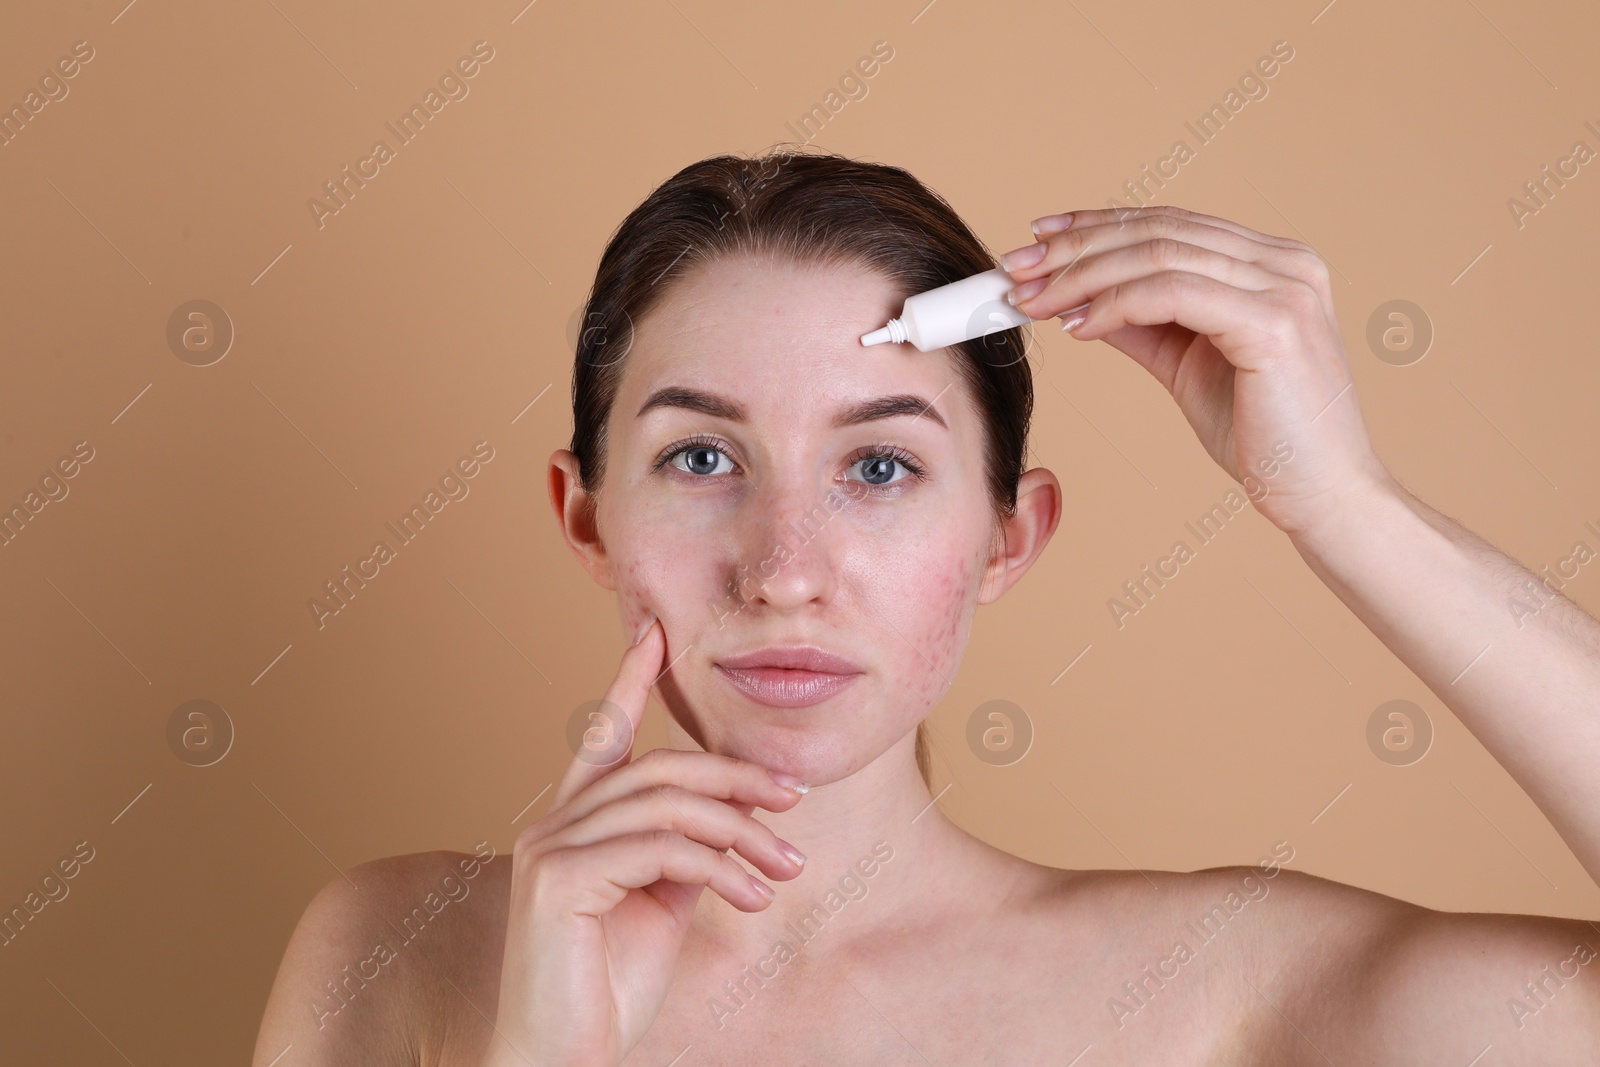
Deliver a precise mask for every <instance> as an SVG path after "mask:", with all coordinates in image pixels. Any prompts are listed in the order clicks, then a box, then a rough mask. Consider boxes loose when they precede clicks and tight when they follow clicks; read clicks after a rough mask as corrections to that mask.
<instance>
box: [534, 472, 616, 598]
mask: <svg viewBox="0 0 1600 1067" xmlns="http://www.w3.org/2000/svg"><path fill="white" fill-rule="evenodd" d="M550 506H551V507H552V508H554V509H555V513H556V522H557V523H559V524H560V526H561V535H562V536H563V537H565V538H566V539H567V546H568V547H569V548H571V549H572V551H573V554H574V555H576V556H577V557H578V562H580V563H582V564H583V568H584V570H586V571H588V572H589V576H590V577H591V578H593V579H594V580H595V581H596V582H599V583H600V585H601V586H602V587H604V588H606V589H615V588H616V587H617V586H616V583H615V582H614V581H613V580H612V577H611V558H610V557H609V556H607V555H606V547H605V545H603V544H602V543H601V542H600V527H599V524H598V522H597V516H596V514H595V509H596V500H595V498H594V496H593V495H592V494H590V493H589V492H588V490H586V489H584V488H583V485H582V483H581V482H580V481H579V480H578V457H577V456H576V455H574V454H573V453H571V452H569V451H567V450H566V449H565V448H558V449H556V450H555V452H553V453H551V455H550Z"/></svg>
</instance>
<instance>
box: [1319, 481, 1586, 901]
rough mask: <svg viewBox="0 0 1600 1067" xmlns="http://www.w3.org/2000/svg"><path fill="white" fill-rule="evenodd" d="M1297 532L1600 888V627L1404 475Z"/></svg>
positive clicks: (1350, 602)
mask: <svg viewBox="0 0 1600 1067" xmlns="http://www.w3.org/2000/svg"><path fill="white" fill-rule="evenodd" d="M1362 496H1363V498H1362V500H1361V501H1359V502H1354V501H1352V502H1351V505H1350V506H1347V507H1343V508H1340V509H1338V510H1337V512H1336V513H1333V514H1330V515H1329V517H1328V519H1327V521H1326V522H1324V523H1321V524H1319V525H1318V526H1317V527H1316V528H1315V529H1309V530H1306V531H1303V532H1300V533H1298V534H1296V535H1295V536H1294V537H1293V541H1294V545H1295V548H1296V549H1297V550H1298V551H1299V552H1300V555H1301V557H1302V558H1303V559H1305V561H1306V563H1307V564H1309V565H1310V567H1311V569H1312V570H1313V571H1315V572H1316V574H1317V575H1318V577H1320V578H1321V579H1322V580H1323V581H1324V582H1325V583H1327V585H1328V587H1329V588H1330V589H1332V590H1333V591H1334V593H1335V594H1336V595H1337V596H1338V597H1339V599H1340V600H1342V601H1344V603H1345V604H1346V605H1347V606H1348V607H1349V608H1350V610H1351V611H1353V612H1354V613H1355V614H1356V616H1357V617H1358V618H1360V619H1361V621H1362V622H1364V623H1366V625H1367V627H1368V628H1369V629H1370V630H1372V632H1373V633H1374V634H1376V635H1377V636H1378V638H1379V639H1380V640H1381V641H1383V643H1384V644H1385V645H1387V646H1388V647H1389V649H1390V650H1391V651H1393V652H1394V654H1395V655H1396V656H1398V657H1399V658H1400V660H1401V662H1403V663H1404V664H1405V665H1406V666H1407V667H1409V668H1411V670H1412V671H1413V672H1414V673H1415V674H1416V675H1417V677H1419V678H1421V679H1422V681H1423V682H1424V683H1426V684H1427V686H1428V688H1429V689H1431V690H1433V692H1434V693H1435V694H1437V695H1438V697H1439V699H1440V700H1442V701H1443V702H1444V704H1445V706H1447V707H1448V708H1449V709H1450V710H1451V711H1452V712H1454V713H1455V715H1456V716H1457V717H1458V718H1459V719H1460V720H1461V721H1462V722H1463V723H1465V724H1466V726H1467V729H1469V730H1471V731H1472V733H1473V735H1474V736H1475V737H1477V738H1478V740H1479V741H1481V742H1482V743H1483V745H1484V747H1485V748H1487V749H1488V750H1489V751H1490V752H1491V753H1492V754H1493V755H1494V756H1495V758H1496V759H1498V760H1499V761H1500V762H1501V764H1503V765H1504V766H1505V768H1506V769H1507V770H1508V771H1509V772H1510V773H1511V776H1512V777H1513V778H1515V779H1516V781H1517V783H1518V784H1519V785H1521V786H1522V788H1523V789H1524V790H1525V791H1526V792H1527V793H1528V795H1529V796H1530V797H1531V798H1532V799H1533V801H1534V803H1535V804H1537V805H1538V806H1539V808H1540V810H1541V811H1543V812H1544V813H1545V815H1546V817H1548V818H1549V819H1550V822H1551V824H1552V825H1553V826H1554V827H1555V829H1556V831H1557V832H1558V833H1559V834H1560V835H1561V837H1562V839H1563V840H1564V841H1566V843H1567V845H1568V846H1569V847H1570V848H1571V849H1572V851H1573V853H1574V855H1576V856H1577V858H1578V861H1579V862H1580V863H1582V864H1583V866H1584V869H1585V870H1587V871H1588V872H1589V876H1590V877H1591V878H1593V879H1594V880H1595V881H1596V882H1597V883H1600V773H1597V772H1600V623H1597V622H1596V621H1595V619H1594V618H1593V617H1592V616H1590V615H1589V614H1587V613H1586V612H1585V611H1584V610H1583V609H1582V608H1580V607H1579V606H1578V605H1577V604H1575V603H1573V602H1572V601H1571V600H1569V599H1567V598H1566V597H1565V596H1563V595H1562V594H1561V593H1559V592H1557V591H1556V590H1555V589H1553V588H1551V584H1552V583H1547V582H1545V581H1543V580H1542V579H1541V578H1540V577H1539V576H1537V575H1534V574H1533V573H1532V572H1530V571H1529V570H1527V569H1526V568H1525V567H1523V566H1521V565H1520V564H1518V563H1517V562H1516V561H1515V560H1513V559H1511V558H1510V557H1508V556H1506V555H1505V554H1504V553H1502V552H1501V551H1500V550H1498V549H1497V548H1495V547H1494V546H1493V545H1491V544H1489V543H1488V542H1487V541H1485V540H1483V539H1482V538H1481V537H1479V536H1477V535H1476V534H1474V533H1473V532H1472V531H1471V530H1468V529H1467V528H1466V527H1464V526H1462V525H1461V524H1460V523H1458V522H1456V521H1455V520H1454V519H1451V518H1450V517H1449V516H1447V515H1444V514H1442V513H1440V512H1438V511H1436V510H1435V509H1433V508H1432V507H1429V506H1428V505H1427V504H1426V503H1424V502H1423V501H1422V500H1420V499H1418V498H1417V497H1416V496H1415V495H1414V494H1412V493H1410V492H1409V491H1408V490H1406V489H1405V487H1403V486H1401V485H1400V484H1399V483H1398V482H1394V481H1391V482H1389V483H1387V484H1386V485H1385V486H1384V487H1383V489H1381V490H1378V489H1375V490H1373V491H1371V492H1368V493H1365V494H1363V495H1362Z"/></svg>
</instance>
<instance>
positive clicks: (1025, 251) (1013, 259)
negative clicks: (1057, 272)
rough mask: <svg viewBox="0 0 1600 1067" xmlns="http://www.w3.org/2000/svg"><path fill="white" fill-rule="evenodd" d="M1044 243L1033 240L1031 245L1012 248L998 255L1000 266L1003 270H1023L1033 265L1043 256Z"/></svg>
mask: <svg viewBox="0 0 1600 1067" xmlns="http://www.w3.org/2000/svg"><path fill="white" fill-rule="evenodd" d="M1045 251H1046V245H1045V243H1044V242H1043V241H1035V242H1033V244H1031V245H1023V246H1022V247H1021V248H1013V249H1012V250H1011V251H1009V252H1007V253H1006V254H1005V255H1003V256H1001V257H1000V266H1001V268H1002V269H1003V270H1008V271H1010V270H1023V269H1025V268H1027V267H1031V266H1033V265H1034V264H1035V263H1037V262H1039V261H1040V260H1041V259H1043V258H1044V254H1045Z"/></svg>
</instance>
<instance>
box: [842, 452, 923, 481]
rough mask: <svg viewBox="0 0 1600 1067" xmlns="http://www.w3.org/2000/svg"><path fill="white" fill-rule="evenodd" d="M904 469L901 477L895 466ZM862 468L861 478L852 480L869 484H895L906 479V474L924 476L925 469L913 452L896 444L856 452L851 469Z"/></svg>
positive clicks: (852, 479) (917, 476)
mask: <svg viewBox="0 0 1600 1067" xmlns="http://www.w3.org/2000/svg"><path fill="white" fill-rule="evenodd" d="M896 466H899V467H900V468H901V470H902V472H903V473H902V475H901V476H900V477H896V476H895V471H894V469H895V467H896ZM858 467H859V468H861V477H860V478H851V479H850V480H851V481H858V482H864V483H866V484H867V485H895V484H897V483H899V482H903V481H905V476H906V475H910V476H913V477H916V478H918V479H920V478H922V476H923V470H922V467H921V466H920V465H919V464H918V463H917V461H916V460H915V459H914V458H912V456H911V453H909V452H907V451H906V450H905V449H903V448H899V447H897V446H895V445H876V446H874V447H872V448H867V449H863V450H861V451H860V452H858V453H856V455H855V458H854V459H853V460H852V461H851V463H850V468H849V469H850V470H852V471H853V470H855V469H856V468H858Z"/></svg>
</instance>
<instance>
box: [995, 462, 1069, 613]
mask: <svg viewBox="0 0 1600 1067" xmlns="http://www.w3.org/2000/svg"><path fill="white" fill-rule="evenodd" d="M1060 522H1061V483H1060V482H1058V481H1057V480H1056V476H1055V475H1054V474H1052V473H1050V471H1048V470H1046V469H1045V468H1043V467H1035V468H1034V469H1033V470H1030V471H1028V472H1026V473H1025V474H1023V476H1022V477H1021V478H1019V479H1017V507H1016V511H1015V513H1014V514H1012V515H1011V516H1009V517H1008V518H1006V519H1005V520H1004V521H1003V522H1002V523H1001V524H1000V530H999V531H998V532H997V533H996V536H995V544H996V546H997V548H996V550H995V551H994V553H993V555H992V556H991V558H990V560H989V566H988V567H987V568H986V569H985V571H984V575H983V586H982V589H981V590H980V592H979V594H978V603H980V604H991V603H993V602H994V601H996V600H999V599H1000V598H1001V597H1002V596H1003V595H1005V592H1006V590H1008V589H1010V588H1011V587H1012V586H1013V585H1015V584H1017V582H1018V581H1019V580H1021V578H1022V576H1023V575H1024V574H1026V573H1028V568H1030V567H1032V566H1033V562H1034V560H1036V559H1038V558H1039V554H1040V553H1041V552H1043V551H1044V546H1045V545H1047V544H1049V543H1050V538H1051V536H1052V535H1053V534H1054V533H1055V531H1056V527H1057V526H1058V525H1060Z"/></svg>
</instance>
